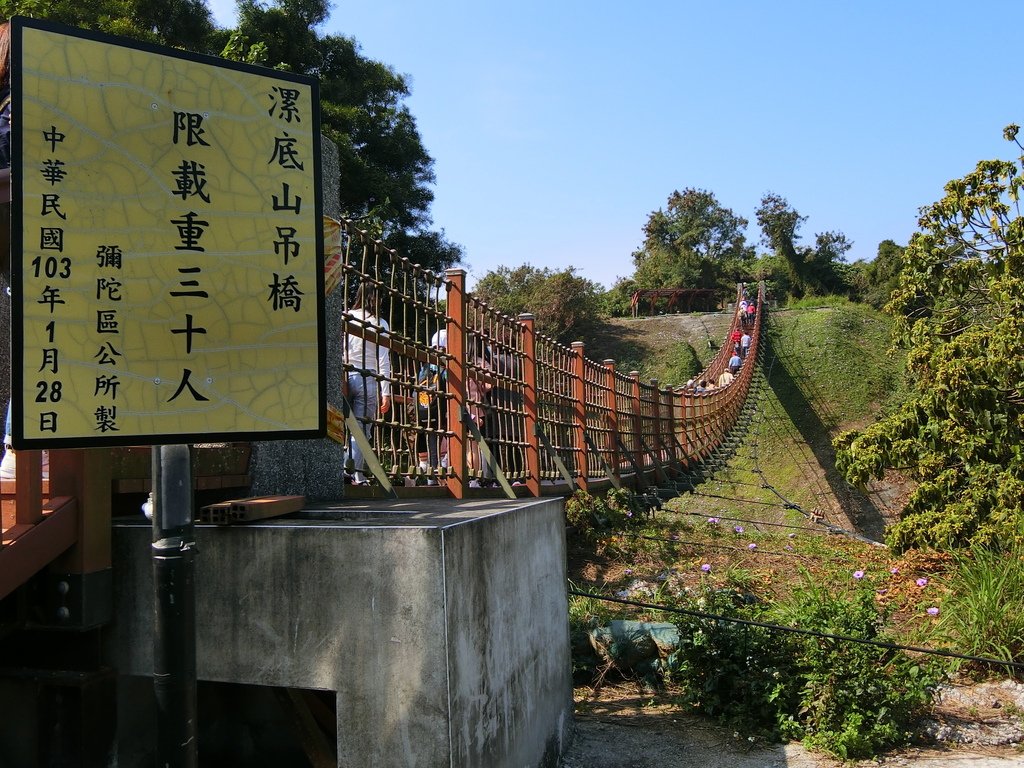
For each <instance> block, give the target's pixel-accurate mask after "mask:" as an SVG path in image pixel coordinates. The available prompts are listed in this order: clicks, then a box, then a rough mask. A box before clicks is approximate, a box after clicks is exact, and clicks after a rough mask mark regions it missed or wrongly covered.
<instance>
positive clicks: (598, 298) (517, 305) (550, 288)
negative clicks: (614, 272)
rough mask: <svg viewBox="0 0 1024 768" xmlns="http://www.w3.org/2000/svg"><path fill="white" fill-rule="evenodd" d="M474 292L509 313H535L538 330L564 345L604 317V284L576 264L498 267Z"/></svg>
mask: <svg viewBox="0 0 1024 768" xmlns="http://www.w3.org/2000/svg"><path fill="white" fill-rule="evenodd" d="M473 293H474V294H476V295H477V296H478V297H479V298H481V299H482V300H483V301H484V302H486V303H487V304H489V305H490V306H492V307H494V308H495V309H497V310H498V311H500V312H502V313H504V314H506V315H511V316H512V317H515V316H516V315H519V314H521V313H523V312H529V313H531V314H533V315H534V317H535V319H536V327H537V331H538V332H540V333H543V334H545V335H548V336H551V337H552V338H554V339H556V340H558V341H560V342H561V343H563V344H569V343H571V342H573V341H578V340H580V339H581V338H582V337H583V336H584V335H586V334H587V332H588V331H589V330H590V328H591V327H592V326H593V325H594V323H595V322H596V321H597V320H598V319H599V318H600V317H601V307H602V293H603V290H602V288H601V286H600V285H598V284H597V283H595V282H593V281H591V280H587V279H586V278H584V277H581V276H580V275H577V274H576V268H575V267H568V268H567V269H561V270H557V271H556V270H551V269H547V268H545V269H538V268H537V267H533V266H530V265H529V264H524V265H523V266H521V267H516V268H515V269H510V268H509V267H498V269H496V270H493V271H492V272H488V273H487V274H486V275H484V277H483V278H482V279H481V280H480V281H479V282H478V283H477V284H476V286H475V287H474V289H473Z"/></svg>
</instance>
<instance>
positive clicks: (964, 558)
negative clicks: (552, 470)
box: [569, 302, 1024, 759]
mask: <svg viewBox="0 0 1024 768" xmlns="http://www.w3.org/2000/svg"><path fill="white" fill-rule="evenodd" d="M690 325H691V326H692V325H693V324H692V323H691V324H690ZM766 333H767V335H768V340H769V346H768V347H767V350H768V353H767V354H766V356H765V357H763V358H762V359H761V368H762V372H763V375H764V383H763V386H762V387H761V390H760V392H755V393H754V394H752V397H753V398H757V405H756V415H755V418H754V419H753V420H752V422H751V424H750V426H749V427H748V428H747V432H746V433H745V434H743V435H742V439H741V440H739V441H738V445H739V447H738V448H737V449H736V452H735V454H734V455H733V456H732V457H731V459H730V461H729V464H728V467H727V468H726V469H725V470H722V471H719V472H717V473H716V474H715V476H714V477H713V478H712V479H711V480H709V481H707V482H704V483H702V484H700V485H699V486H697V488H696V490H695V492H693V493H685V494H683V495H681V496H679V497H677V498H675V499H672V500H669V501H667V502H666V503H665V504H664V506H663V508H662V509H660V510H657V511H655V512H654V513H653V515H651V514H641V515H637V516H631V517H625V516H623V515H621V514H620V515H618V516H616V515H615V514H612V513H607V512H605V511H603V510H602V509H601V506H602V501H601V500H600V499H595V498H587V497H586V496H582V495H581V496H579V497H577V498H576V500H575V504H576V509H577V510H587V517H588V519H590V520H594V521H599V524H597V525H593V526H590V527H589V528H588V529H587V531H586V533H585V534H584V533H583V530H582V529H581V528H577V527H575V526H574V527H573V528H572V529H571V530H572V531H573V533H572V535H571V536H570V538H569V549H570V564H569V565H570V574H571V576H572V579H573V585H574V588H575V589H576V590H578V591H580V592H593V593H600V594H603V595H608V596H613V597H615V598H616V599H618V600H623V601H632V602H638V603H645V604H651V605H654V604H656V605H659V606H666V607H669V608H675V609H682V610H684V611H688V612H689V613H683V614H679V613H672V612H661V611H656V610H653V609H650V608H645V607H637V606H631V605H626V604H623V603H616V604H608V603H604V604H602V605H601V607H600V609H598V604H599V603H600V601H594V600H590V601H587V600H584V599H583V598H579V599H574V601H573V607H572V616H571V625H572V628H573V632H574V637H575V638H576V639H577V641H578V642H577V645H576V647H577V648H580V649H584V650H589V651H592V650H593V648H592V646H589V645H588V644H587V643H586V641H585V638H586V634H587V633H588V632H590V631H591V630H593V629H594V628H595V627H597V626H602V625H605V624H607V623H608V622H609V621H612V620H615V619H633V620H638V621H644V622H671V623H673V624H675V625H676V626H677V627H678V630H679V632H678V635H679V638H680V641H679V645H678V647H677V648H674V649H673V650H672V652H671V653H670V654H668V655H670V656H672V658H671V659H668V658H666V661H671V665H670V669H671V671H670V673H669V674H667V675H666V676H665V678H664V680H663V683H664V685H665V686H666V691H667V695H671V696H675V697H678V698H679V699H680V700H682V701H684V702H686V704H687V706H689V707H690V708H692V709H693V710H694V711H695V712H701V713H704V714H706V715H707V716H709V717H712V718H713V719H715V720H717V721H719V722H722V723H727V724H729V725H730V726H731V727H732V728H733V729H734V730H735V731H736V733H737V734H739V735H740V737H742V738H753V739H769V740H772V739H782V740H786V739H802V740H803V741H804V742H805V743H806V744H807V745H808V746H811V747H812V748H815V749H818V750H821V751H824V752H828V753H830V754H833V755H836V756H839V757H842V758H845V759H852V758H855V757H860V756H868V755H873V754H877V753H879V752H881V751H884V750H885V749H886V748H888V747H890V746H894V745H898V744H901V743H903V742H905V741H906V740H907V739H908V738H910V737H911V735H912V734H913V732H914V727H915V723H916V720H917V718H918V717H919V716H920V715H921V714H922V713H923V712H925V711H926V710H927V708H928V704H929V697H930V693H931V691H932V690H933V688H934V686H935V684H936V683H937V682H939V681H941V680H943V679H946V678H947V677H948V676H949V675H961V676H963V675H969V676H973V677H980V676H985V675H992V674H1000V675H1005V674H1006V670H1005V668H1001V667H998V666H996V667H993V666H991V665H989V666H986V665H981V664H977V663H974V662H966V661H960V662H955V661H952V660H950V659H945V658H939V659H936V658H935V657H929V656H927V655H924V654H920V653H915V652H908V651H901V650H896V649H891V648H884V647H879V646H872V645H856V644H851V643H850V642H848V641H840V640H835V639H828V638H823V637H820V636H812V635H790V634H784V633H781V632H780V631H779V630H771V629H766V628H763V627H757V626H749V625H748V626H744V625H741V624H735V623H730V622H725V621H720V620H718V619H714V618H709V616H725V617H732V618H738V619H745V620H750V621H755V622H763V623H766V624H775V625H782V626H791V627H798V628H800V629H804V630H811V631H815V632H818V633H820V634H823V635H841V636H843V637H854V638H862V639H865V640H875V641H878V642H881V643H889V642H892V643H896V644H903V645H912V646H925V647H931V648H940V649H946V650H949V651H951V652H955V653H964V654H973V655H983V656H993V657H995V658H1000V659H1014V658H1017V659H1019V658H1021V657H1022V650H1024V649H1022V648H1021V646H1020V643H1021V642H1022V641H1021V638H1022V637H1024V631H1022V627H1021V624H1020V621H1022V618H1021V617H1024V610H1022V608H1024V557H1022V556H1021V553H1020V552H1010V553H1007V552H995V553H993V552H990V551H988V550H983V549H975V550H971V551H967V552H965V553H963V554H961V555H958V556H955V557H954V556H952V555H949V554H946V553H942V552H937V551H933V550H928V549H909V550H906V551H904V552H897V551H894V550H892V549H888V548H886V547H884V546H881V545H880V544H878V543H872V542H871V541H869V539H874V540H875V541H876V542H879V541H881V540H882V539H883V538H884V527H885V525H886V524H888V523H890V522H891V521H892V520H893V519H894V516H895V513H896V511H897V510H898V508H899V501H900V499H901V498H905V497H906V494H907V493H908V491H907V490H906V489H905V488H904V487H903V486H900V485H899V484H892V483H889V484H888V485H882V486H881V489H880V490H879V491H878V494H877V495H876V496H874V497H868V496H864V495H860V494H857V493H856V492H855V491H853V490H852V489H850V488H849V487H848V486H847V485H846V484H845V483H844V482H842V479H841V477H840V476H839V475H838V473H837V472H836V470H835V463H834V453H833V451H832V448H831V438H832V437H833V436H834V435H835V434H837V432H838V431H841V430H843V429H848V428H849V427H850V425H851V424H865V423H870V422H871V421H872V420H873V419H874V418H876V417H877V416H879V415H884V413H885V412H886V409H888V408H890V407H892V403H894V402H896V401H898V398H899V391H898V390H899V386H900V381H901V371H902V365H903V363H902V361H901V360H900V359H898V358H893V357H889V356H887V355H886V351H885V350H886V346H887V343H888V342H887V321H886V320H885V318H884V316H882V315H880V314H879V313H877V312H875V311H873V310H871V309H870V308H866V307H857V306H852V305H849V304H848V303H846V302H841V303H839V304H834V305H832V306H824V307H822V306H818V305H815V306H810V307H808V308H807V309H802V310H794V311H785V312H779V313H776V315H775V316H773V317H772V318H771V324H770V325H769V327H768V328H767V330H766ZM692 343H693V346H694V349H697V348H698V347H699V337H698V338H695V339H694V340H693V342H692ZM886 500H889V502H890V503H889V506H886V504H885V503H884V502H885V501H886ZM616 503H618V504H619V505H620V506H621V503H622V502H621V499H620V500H619V501H618V502H616ZM840 529H845V530H846V531H848V534H842V533H838V531H839V530H840ZM574 658H575V657H574ZM580 658H582V657H580ZM595 670H600V675H599V678H594V677H590V678H589V679H590V680H591V682H593V681H594V680H595V679H600V680H607V679H608V677H607V676H608V675H609V674H612V673H614V672H621V673H622V674H627V675H628V674H630V670H629V669H625V670H617V669H615V668H614V664H612V663H611V661H610V660H609V658H607V657H602V656H600V655H591V656H590V658H589V662H587V663H581V664H580V665H579V667H578V668H577V670H576V671H577V674H578V677H577V680H581V681H582V680H587V679H588V677H587V676H588V674H590V675H593V673H594V672H595Z"/></svg>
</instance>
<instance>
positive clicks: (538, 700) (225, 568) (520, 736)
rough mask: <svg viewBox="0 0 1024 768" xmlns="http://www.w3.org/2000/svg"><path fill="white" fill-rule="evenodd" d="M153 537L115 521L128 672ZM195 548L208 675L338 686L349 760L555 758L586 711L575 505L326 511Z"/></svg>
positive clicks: (139, 638) (372, 506) (145, 633)
mask: <svg viewBox="0 0 1024 768" xmlns="http://www.w3.org/2000/svg"><path fill="white" fill-rule="evenodd" d="M150 536H151V534H150V528H149V527H148V526H146V525H143V524H140V523H139V522H137V521H134V520H132V521H128V520H125V521H117V522H116V523H115V526H114V563H115V574H116V578H115V614H116V616H117V622H116V624H115V626H114V634H113V647H112V649H111V663H113V664H115V665H116V666H118V667H119V671H120V673H121V674H122V675H134V676H148V675H151V673H152V663H153V661H152V659H153V657H152V643H153V638H152V614H153V595H152V575H151V570H152V566H151V559H150V551H149V550H150V548H149V540H150ZM197 546H198V554H197V557H196V624H197V626H196V636H197V676H198V678H199V679H200V680H210V681H217V682H226V683H240V684H247V685H265V686H281V687H292V688H316V689H323V690H331V691H336V692H337V696H336V700H337V743H338V753H339V765H403V766H439V765H450V766H453V767H454V766H459V767H465V768H471V767H472V766H488V768H503V767H504V766H509V767H510V768H511V767H512V766H516V768H523V766H542V765H552V766H553V765H555V764H556V762H557V756H558V755H559V754H560V753H561V752H562V750H563V747H564V746H565V745H566V743H567V739H568V734H569V731H570V726H571V712H572V686H571V678H570V672H571V670H570V657H569V628H568V609H567V596H566V581H565V576H566V574H565V537H564V517H563V512H562V500H561V499H559V498H554V499H537V500H515V501H511V500H509V501H495V500H475V501H469V502H460V503H456V502H452V501H397V502H359V503H355V502H353V503H350V504H346V505H344V506H342V505H333V506H327V505H324V506H320V507H318V508H314V509H309V510H306V511H305V512H304V513H299V515H297V516H296V517H295V518H289V519H283V520H271V521H265V522H261V523H255V524H247V525H237V526H225V527H215V526H197ZM130 688H131V687H130V686H122V689H123V690H129V689H130ZM135 706H136V704H133V703H132V702H127V701H125V702H119V709H123V708H124V707H128V711H134V707H135Z"/></svg>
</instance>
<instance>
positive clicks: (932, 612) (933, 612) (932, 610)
mask: <svg viewBox="0 0 1024 768" xmlns="http://www.w3.org/2000/svg"><path fill="white" fill-rule="evenodd" d="M928 615H929V616H938V615H939V609H938V608H936V607H935V606H934V605H933V606H932V607H931V608H929V609H928Z"/></svg>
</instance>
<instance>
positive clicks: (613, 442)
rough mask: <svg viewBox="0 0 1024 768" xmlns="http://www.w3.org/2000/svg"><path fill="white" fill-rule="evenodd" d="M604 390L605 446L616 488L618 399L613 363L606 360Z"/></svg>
mask: <svg viewBox="0 0 1024 768" xmlns="http://www.w3.org/2000/svg"><path fill="white" fill-rule="evenodd" d="M604 370H605V389H606V391H607V393H608V395H607V396H608V403H607V407H608V437H607V441H608V442H607V445H605V448H606V450H607V451H608V457H609V461H608V464H609V465H610V466H611V468H612V473H613V474H614V478H613V480H614V483H615V486H616V487H618V484H619V481H620V479H621V477H620V476H621V474H622V473H621V471H620V469H621V461H622V458H621V457H620V456H619V398H618V393H617V392H616V389H615V361H614V360H612V359H610V358H608V359H605V361H604Z"/></svg>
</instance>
